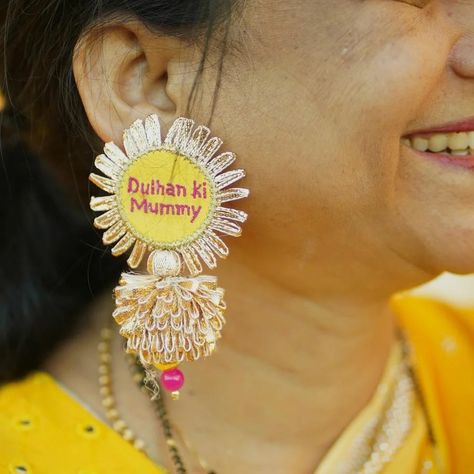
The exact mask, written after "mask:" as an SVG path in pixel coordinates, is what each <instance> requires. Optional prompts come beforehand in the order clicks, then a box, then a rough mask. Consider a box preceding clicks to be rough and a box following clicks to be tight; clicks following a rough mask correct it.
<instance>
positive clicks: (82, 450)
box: [0, 372, 165, 474]
mask: <svg viewBox="0 0 474 474" xmlns="http://www.w3.org/2000/svg"><path fill="white" fill-rule="evenodd" d="M135 468H137V469H138V472H140V473H144V474H163V473H164V472H165V471H163V470H162V468H160V467H159V466H156V465H155V464H153V463H152V462H151V461H150V460H149V458H148V457H146V456H145V455H144V454H143V453H142V452H140V451H138V450H136V449H135V448H134V447H133V446H132V445H131V444H130V443H128V442H126V441H125V440H123V438H121V437H120V436H119V435H118V434H117V433H116V432H115V431H114V430H112V429H111V428H110V427H109V426H107V425H106V424H105V423H104V422H102V421H101V420H100V419H98V418H97V417H96V416H95V415H94V414H93V413H92V412H91V411H89V410H88V409H87V408H86V407H85V406H84V405H82V404H81V403H79V401H78V400H76V399H75V398H74V396H72V395H71V394H69V393H68V392H67V391H66V390H65V389H63V388H62V387H61V386H60V385H59V384H58V383H57V382H56V381H55V380H54V379H53V378H52V377H51V376H49V375H48V374H47V373H43V372H35V373H33V374H31V375H29V376H28V377H26V378H24V379H22V380H19V381H16V382H11V383H8V384H6V385H3V386H2V387H0V472H12V473H14V472H23V473H26V474H30V473H33V472H34V473H36V472H47V473H48V474H55V473H64V472H71V473H73V472H77V473H80V472H91V473H92V472H97V473H105V472H114V473H116V474H129V473H130V472H137V471H136V470H135Z"/></svg>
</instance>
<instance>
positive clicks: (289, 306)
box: [46, 252, 421, 474]
mask: <svg viewBox="0 0 474 474" xmlns="http://www.w3.org/2000/svg"><path fill="white" fill-rule="evenodd" d="M234 255H235V252H234ZM237 261H240V262H244V260H243V259H239V258H235V259H229V260H228V261H226V262H225V265H222V266H221V267H220V269H219V275H218V276H219V282H220V285H222V286H223V287H224V288H225V296H226V298H225V299H226V302H227V305H228V309H227V311H226V314H225V316H226V320H227V323H226V325H225V327H224V329H223V331H222V338H221V339H220V340H219V341H218V344H217V350H216V352H215V353H214V354H213V355H212V356H211V357H209V358H207V359H205V360H200V361H196V362H194V363H190V364H186V363H185V364H183V365H182V370H183V372H184V373H185V378H186V382H185V385H184V387H183V389H182V391H181V392H182V393H181V397H180V400H179V401H171V400H169V401H168V403H167V405H168V411H169V413H170V418H171V420H172V423H174V424H175V425H176V426H177V427H179V431H180V432H182V433H183V435H184V436H185V437H186V439H187V440H188V441H189V442H190V443H191V444H192V445H193V447H194V449H195V450H196V451H197V452H198V453H199V454H200V456H201V457H202V458H203V459H205V460H207V461H208V463H209V464H210V466H211V467H212V468H213V469H215V470H216V471H217V472H226V473H231V474H234V473H237V472H259V473H262V474H267V473H270V472H271V473H272V474H280V473H285V472H312V471H313V470H314V469H315V467H316V466H317V465H318V463H319V462H320V460H321V459H322V457H323V456H324V454H325V453H326V452H327V450H328V449H329V447H330V446H331V445H332V443H333V442H334V441H335V440H336V439H337V437H338V436H339V435H340V433H341V432H342V430H343V429H344V428H345V427H346V426H347V425H348V424H349V423H350V421H351V420H352V419H353V418H354V417H355V416H356V415H357V413H358V412H359V411H360V410H361V409H362V408H363V407H364V406H365V405H366V404H367V402H368V401H369V399H370V398H371V396H372V394H373V393H374V391H375V388H376V387H377V384H378V382H379V380H380V378H381V375H382V373H383V369H384V366H385V363H386V361H387V357H388V354H389V352H390V348H391V345H392V342H393V340H394V315H393V314H392V312H391V310H390V308H389V306H388V298H389V296H390V294H391V293H393V292H394V291H395V290H396V289H397V288H404V287H405V288H406V287H409V286H414V284H415V281H410V282H409V283H410V284H407V285H401V284H400V281H396V282H393V287H392V288H390V285H389V284H388V283H387V278H385V279H381V278H378V277H377V278H372V279H371V280H370V281H371V282H375V283H374V284H368V283H367V282H366V279H365V280H364V279H363V278H362V277H361V276H360V275H359V276H357V277H355V272H352V271H350V270H349V269H347V268H345V269H344V271H342V272H340V275H339V276H338V277H337V278H336V277H335V276H334V273H330V272H325V271H324V269H322V268H321V267H319V268H320V273H319V275H318V278H321V275H326V274H327V275H331V279H332V282H336V283H334V287H330V284H329V283H328V281H327V280H326V281H321V287H323V290H321V291H318V290H317V289H316V290H315V291H314V292H313V295H311V294H310V292H308V291H305V292H304V294H302V293H298V294H297V293H296V292H295V285H293V287H289V286H288V285H284V284H283V282H284V281H285V280H284V279H283V278H280V280H279V281H277V282H276V281H275V280H274V279H270V278H268V277H266V276H264V275H265V272H261V271H258V272H257V271H255V270H252V267H251V265H250V264H242V263H241V264H237V263H235V262H237ZM283 268H286V267H285V266H283ZM328 268H329V267H328ZM334 268H335V267H334V266H333V267H332V269H334ZM301 270H302V268H301ZM366 273H369V272H368V271H367V272H366ZM372 273H373V272H372ZM394 273H395V272H392V274H394ZM298 275H299V277H300V278H301V277H302V272H301V273H299V274H298ZM385 276H386V277H387V274H385ZM313 277H314V276H308V277H307V281H308V279H310V278H313ZM349 277H350V278H351V279H352V281H351V282H349V281H348V278H349ZM420 278H421V277H420ZM344 279H345V280H344ZM309 281H311V280H309ZM313 281H314V282H318V280H316V278H315V277H314V280H313ZM358 281H364V283H365V287H366V288H367V289H366V290H365V289H364V286H362V285H361V284H360V285H359V286H357V282H358ZM378 281H380V282H382V283H383V285H384V288H383V289H380V288H379V289H377V288H376V286H377V282H378ZM293 282H294V280H293ZM336 285H339V289H338V288H336V287H335V286H336ZM344 288H347V289H348V290H349V289H350V291H345V290H344ZM378 290H380V291H378ZM314 295H316V296H314ZM325 295H327V296H325ZM103 301H104V302H103V303H102V304H97V305H96V306H95V307H96V310H97V318H96V321H98V323H97V324H95V325H92V324H91V325H90V326H88V328H87V329H85V331H84V332H83V333H82V335H80V336H79V337H77V338H76V340H75V343H73V344H69V345H66V347H65V348H64V349H63V350H62V351H58V353H57V354H55V356H54V357H53V358H52V360H51V361H50V363H49V367H46V368H47V369H48V370H50V371H51V372H52V373H53V375H55V376H56V377H57V378H59V379H60V380H62V381H63V382H65V383H66V385H68V386H70V387H72V388H73V389H74V388H75V390H76V393H78V394H79V396H80V397H81V398H83V399H85V400H86V401H88V402H89V403H90V404H91V405H92V406H93V407H94V406H95V407H97V409H98V410H99V409H100V400H99V399H98V398H96V399H95V401H94V400H93V397H97V393H96V392H97V388H96V386H95V380H96V370H97V365H96V363H97V361H96V356H95V350H93V349H95V345H96V342H97V337H98V328H99V327H100V326H101V325H102V324H103V321H104V319H105V318H104V314H105V313H107V314H105V317H110V313H111V311H112V308H111V303H112V302H111V301H110V293H108V292H107V294H106V295H104V300H103ZM88 341H89V342H88ZM90 341H93V342H92V343H91V342H90ZM91 347H92V348H91ZM120 352H122V350H121V348H120V344H118V345H117V346H116V350H115V353H114V356H113V357H114V361H117V362H116V363H115V362H114V364H115V367H116V370H114V374H115V375H114V382H115V383H116V386H117V387H120V390H117V397H118V399H119V400H118V401H119V406H120V411H121V413H122V414H123V416H124V418H126V419H128V420H129V421H130V426H131V427H134V428H135V431H137V432H138V433H139V434H140V436H142V437H143V438H144V439H145V440H146V441H147V444H148V445H150V446H153V445H155V446H157V442H156V436H157V435H158V434H157V433H158V432H159V430H160V428H159V426H158V423H149V420H150V419H151V418H152V419H154V413H153V411H152V409H151V408H150V404H149V403H148V400H146V398H144V397H143V394H142V393H141V392H139V391H137V388H136V386H134V383H133V382H132V381H131V379H130V376H129V374H128V369H127V368H126V367H125V364H126V363H125V360H124V357H123V355H122V354H120ZM77 360H81V361H83V366H81V368H80V373H79V374H78V370H77V369H78V367H77V364H75V363H74V361H77ZM72 364H75V367H74V371H71V367H70V365H72ZM71 374H74V375H71ZM81 374H82V376H81ZM88 379H90V380H92V381H94V383H92V384H89V385H90V390H89V389H88V388H87V385H86V384H85V383H82V382H85V381H86V380H88ZM81 380H82V382H81ZM216 448H217V449H216ZM154 454H155V456H156V458H157V459H158V460H159V461H162V457H163V455H164V456H166V448H163V450H162V451H158V450H157V451H155V452H154ZM192 472H200V471H199V470H198V469H196V471H192Z"/></svg>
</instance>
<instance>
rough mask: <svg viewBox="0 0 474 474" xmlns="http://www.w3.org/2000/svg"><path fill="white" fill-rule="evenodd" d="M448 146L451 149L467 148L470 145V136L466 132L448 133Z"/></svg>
mask: <svg viewBox="0 0 474 474" xmlns="http://www.w3.org/2000/svg"><path fill="white" fill-rule="evenodd" d="M448 147H449V148H451V150H465V149H466V148H468V147H469V137H468V136H467V133H466V132H460V133H450V134H449V135H448Z"/></svg>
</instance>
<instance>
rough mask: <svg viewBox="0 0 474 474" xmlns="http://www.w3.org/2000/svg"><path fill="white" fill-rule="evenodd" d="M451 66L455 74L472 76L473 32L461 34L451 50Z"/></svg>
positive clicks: (473, 56)
mask: <svg viewBox="0 0 474 474" xmlns="http://www.w3.org/2000/svg"><path fill="white" fill-rule="evenodd" d="M450 62H451V67H452V68H453V70H454V71H455V72H456V74H458V75H460V76H462V77H466V78H474V32H472V33H471V32H469V33H466V34H464V35H463V36H461V38H459V40H458V41H457V43H456V44H455V45H454V47H453V49H452V50H451V58H450Z"/></svg>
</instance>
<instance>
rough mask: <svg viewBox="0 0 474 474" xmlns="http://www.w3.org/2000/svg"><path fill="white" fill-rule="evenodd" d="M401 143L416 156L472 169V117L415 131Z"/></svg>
mask: <svg viewBox="0 0 474 474" xmlns="http://www.w3.org/2000/svg"><path fill="white" fill-rule="evenodd" d="M401 141H402V144H404V145H406V146H408V147H410V148H412V149H413V150H414V151H415V153H416V154H418V155H422V156H424V157H428V158H431V159H433V158H434V159H437V160H439V161H441V162H443V163H446V164H452V165H456V166H462V167H464V168H470V169H474V117H470V118H467V119H463V120H458V121H456V122H449V123H445V124H441V125H436V126H434V127H431V128H424V129H417V130H414V131H411V132H409V133H407V134H406V135H404V136H403V137H402V140H401Z"/></svg>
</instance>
